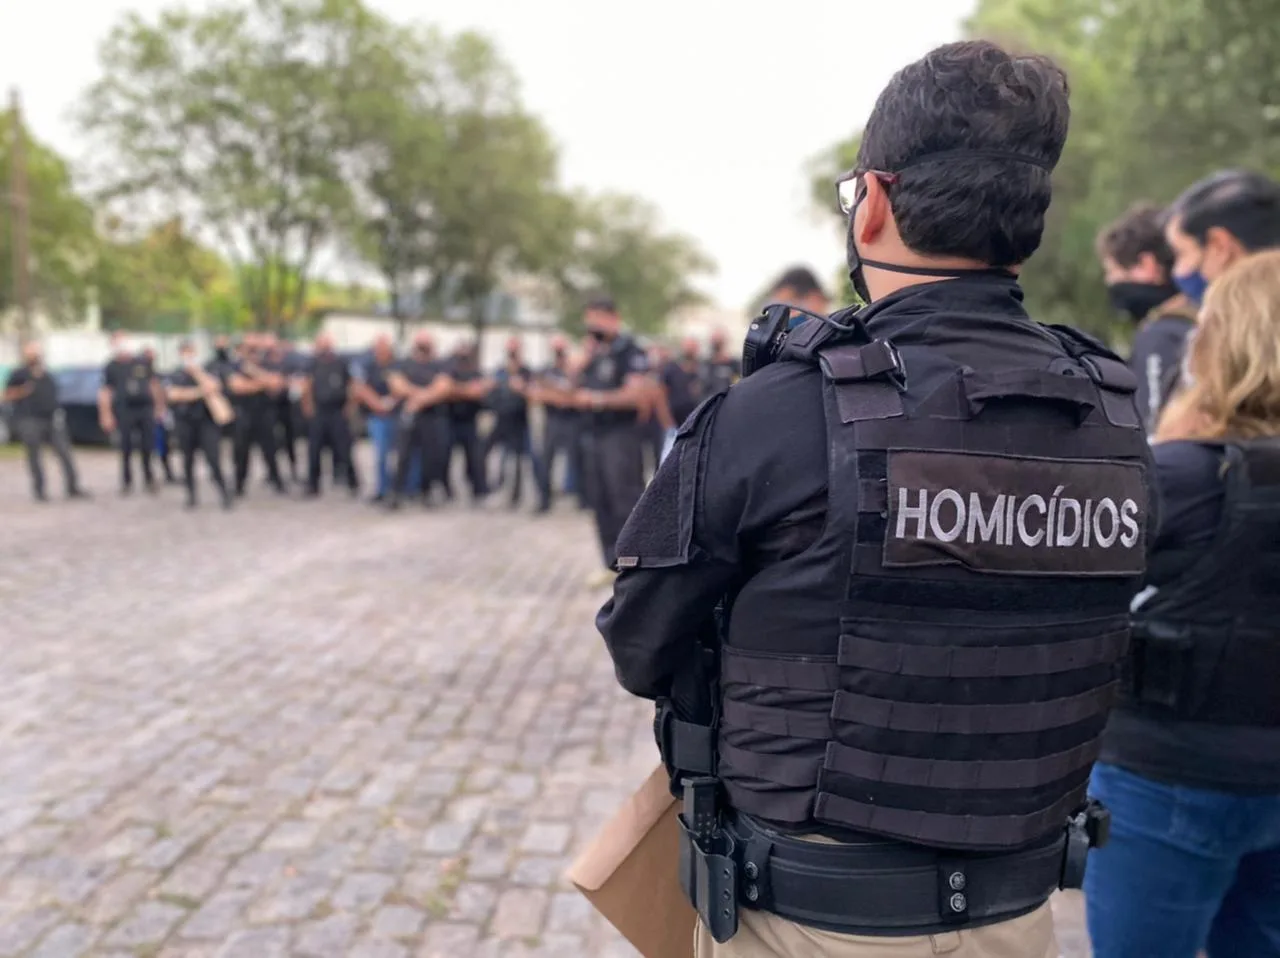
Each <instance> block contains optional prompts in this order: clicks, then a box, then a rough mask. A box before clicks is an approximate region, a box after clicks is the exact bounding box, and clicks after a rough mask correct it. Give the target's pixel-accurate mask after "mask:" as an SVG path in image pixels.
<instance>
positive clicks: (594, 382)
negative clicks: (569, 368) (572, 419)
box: [581, 335, 649, 426]
mask: <svg viewBox="0 0 1280 958" xmlns="http://www.w3.org/2000/svg"><path fill="white" fill-rule="evenodd" d="M648 371H649V357H648V356H646V355H645V352H644V350H643V349H641V348H640V346H639V345H638V344H637V343H636V341H635V340H634V339H632V338H631V337H630V336H627V335H621V336H617V337H615V338H614V340H613V341H612V342H610V343H607V344H603V345H601V346H599V347H597V349H596V351H595V352H594V353H592V354H591V358H590V359H588V360H587V364H586V366H584V367H583V369H582V377H581V385H582V388H583V389H590V390H594V391H599V392H609V391H612V390H615V389H621V388H622V386H623V384H624V383H625V382H626V381H627V377H628V376H631V375H635V374H644V373H647V372H648ZM587 421H588V422H589V423H590V424H591V425H592V426H615V425H619V424H627V423H634V422H635V421H636V411H635V410H634V409H607V410H602V411H599V412H594V411H593V412H591V413H589V414H588V418H587Z"/></svg>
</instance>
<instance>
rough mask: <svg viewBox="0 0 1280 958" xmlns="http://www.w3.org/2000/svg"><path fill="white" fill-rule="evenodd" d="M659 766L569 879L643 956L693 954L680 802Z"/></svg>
mask: <svg viewBox="0 0 1280 958" xmlns="http://www.w3.org/2000/svg"><path fill="white" fill-rule="evenodd" d="M667 781H668V780H667V773H666V770H665V769H664V768H663V767H662V766H658V768H656V769H655V770H654V772H653V774H651V775H650V776H649V778H648V779H647V780H646V781H645V783H644V784H643V785H642V786H640V790H639V791H637V792H636V793H635V794H634V795H632V796H631V798H629V799H627V801H626V803H625V804H624V805H623V806H622V808H620V809H619V810H618V813H617V814H616V815H615V816H614V817H613V819H612V820H611V821H610V822H609V823H608V824H607V825H605V827H604V828H603V829H601V830H600V833H599V834H598V835H596V837H595V839H594V840H593V841H592V842H591V845H590V846H589V847H588V848H587V850H586V851H584V852H583V853H582V855H581V856H580V857H579V858H578V860H577V861H576V862H574V863H573V866H572V867H571V868H570V869H569V873H568V878H569V881H571V882H573V884H574V886H575V887H577V889H578V890H579V891H580V892H582V893H583V894H584V895H586V896H587V900H588V901H590V902H591V904H592V905H593V906H595V908H596V910H597V911H599V912H600V914H602V915H604V917H605V918H607V919H608V920H609V923H610V924H612V925H613V927H615V928H617V929H618V931H620V932H621V933H622V934H623V936H624V937H625V938H626V939H627V940H628V941H629V942H631V944H633V945H634V946H635V947H636V950H637V951H639V952H640V954H642V955H644V958H693V932H694V927H695V925H696V923H697V915H696V914H695V913H694V910H693V906H692V905H691V904H689V899H687V898H686V897H685V895H684V892H683V891H681V889H680V875H679V863H680V846H679V841H678V838H679V826H678V825H677V822H676V816H677V815H678V814H679V812H680V805H679V803H678V802H677V801H676V800H675V799H674V798H672V796H671V791H670V789H669V788H668V786H667Z"/></svg>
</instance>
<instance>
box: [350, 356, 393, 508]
mask: <svg viewBox="0 0 1280 958" xmlns="http://www.w3.org/2000/svg"><path fill="white" fill-rule="evenodd" d="M395 360H396V355H395V352H394V351H393V350H392V348H391V339H390V337H388V336H379V337H378V338H377V339H375V340H374V341H373V352H372V356H371V358H370V361H369V362H368V363H366V364H364V366H363V367H362V373H363V375H362V377H361V378H360V380H359V381H357V382H356V383H354V384H353V387H352V389H353V391H354V394H355V397H356V401H357V402H358V403H359V404H360V405H361V406H362V407H363V408H364V411H365V413H366V415H367V416H368V424H369V440H370V442H372V443H373V469H374V491H373V497H372V498H371V499H370V500H369V501H370V502H374V503H378V502H384V501H385V500H386V498H387V495H388V493H389V491H390V487H391V481H390V480H391V473H390V468H389V463H390V459H391V453H392V452H393V451H394V449H395V441H396V423H397V421H398V419H399V417H398V415H397V408H398V407H399V401H398V400H397V399H396V397H395V396H393V395H392V394H391V373H392V372H393V371H394V370H395Z"/></svg>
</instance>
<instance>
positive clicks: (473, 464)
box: [444, 418, 489, 499]
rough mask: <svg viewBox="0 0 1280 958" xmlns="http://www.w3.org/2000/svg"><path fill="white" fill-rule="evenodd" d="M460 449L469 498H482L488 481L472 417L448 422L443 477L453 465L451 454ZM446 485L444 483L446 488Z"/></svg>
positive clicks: (482, 451)
mask: <svg viewBox="0 0 1280 958" xmlns="http://www.w3.org/2000/svg"><path fill="white" fill-rule="evenodd" d="M458 449H461V450H462V463H463V466H464V467H465V468H466V473H467V484H468V485H470V486H471V498H472V499H483V498H484V497H485V496H487V495H488V494H489V481H488V478H487V477H486V476H485V471H484V444H483V443H482V442H481V440H480V430H479V429H478V428H477V427H476V421H475V419H474V418H469V419H451V420H450V422H449V453H448V456H447V457H446V464H445V472H444V474H445V478H446V479H447V478H448V477H449V470H450V469H451V467H452V466H453V454H454V452H455V451H456V450H458ZM447 488H448V485H447V484H446V489H447Z"/></svg>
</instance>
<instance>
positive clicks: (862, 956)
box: [693, 904, 1058, 958]
mask: <svg viewBox="0 0 1280 958" xmlns="http://www.w3.org/2000/svg"><path fill="white" fill-rule="evenodd" d="M693 953H694V958H934V956H935V955H950V956H952V958H1058V943H1057V940H1056V939H1055V938H1054V935H1053V913H1052V912H1051V911H1050V910H1049V906H1048V904H1045V905H1042V906H1041V907H1039V908H1037V909H1036V910H1035V911H1033V912H1031V913H1030V914H1028V915H1023V916H1022V917H1021V918H1014V919H1011V920H1010V921H1003V922H1000V923H999V924H995V925H984V926H983V927H981V928H973V929H964V930H962V931H946V932H941V933H940V934H936V935H914V936H912V937H909V938H880V937H871V936H868V935H838V934H835V933H834V932H829V931H820V930H818V929H816V928H808V927H806V926H804V925H797V924H796V923H795V922H790V921H787V920H786V919H783V918H779V917H778V916H777V915H771V914H769V913H767V912H762V911H750V910H748V909H745V908H744V909H742V910H740V911H739V912H738V933H737V934H736V935H734V936H733V938H732V939H730V940H729V941H728V942H726V943H725V944H723V945H720V944H717V943H716V941H715V939H714V938H712V937H711V935H710V934H709V933H708V932H707V930H706V929H705V928H704V927H703V926H702V924H701V923H699V924H698V928H697V931H696V932H695V934H694V944H693Z"/></svg>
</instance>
